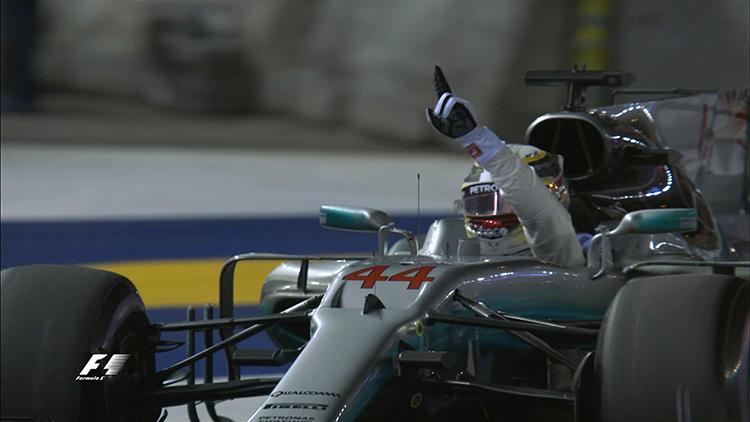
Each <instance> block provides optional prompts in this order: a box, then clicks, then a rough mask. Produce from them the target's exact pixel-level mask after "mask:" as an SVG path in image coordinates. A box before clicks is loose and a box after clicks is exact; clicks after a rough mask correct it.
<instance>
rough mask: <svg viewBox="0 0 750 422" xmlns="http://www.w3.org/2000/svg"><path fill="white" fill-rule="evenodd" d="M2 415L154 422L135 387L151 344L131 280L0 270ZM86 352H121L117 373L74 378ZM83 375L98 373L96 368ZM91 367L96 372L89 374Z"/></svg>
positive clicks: (103, 274)
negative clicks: (123, 356)
mask: <svg viewBox="0 0 750 422" xmlns="http://www.w3.org/2000/svg"><path fill="white" fill-rule="evenodd" d="M0 279H1V280H2V282H1V284H2V292H1V295H0V296H1V298H2V299H1V303H0V305H1V308H0V309H1V310H2V315H1V316H2V331H1V333H2V346H1V348H2V350H1V351H2V361H1V362H2V363H1V366H2V378H1V379H2V401H1V402H0V403H2V404H1V408H0V415H1V416H2V419H3V420H5V419H6V418H7V419H14V418H19V419H21V420H27V419H28V418H30V419H28V420H37V421H55V422H81V421H84V422H85V421H97V422H99V421H107V422H111V421H118V422H119V421H154V420H156V418H157V417H158V415H159V411H160V409H153V408H146V407H145V406H144V405H143V400H142V399H141V397H142V391H141V389H140V388H139V387H138V384H136V381H137V380H138V379H139V378H143V377H145V376H148V375H149V374H152V373H153V372H154V350H155V347H154V343H155V342H154V341H153V337H151V329H150V323H149V320H148V317H147V316H146V313H145V308H144V306H143V302H142V301H141V299H140V297H139V296H138V293H137V291H136V289H135V287H134V286H133V284H132V283H131V282H130V281H129V280H128V279H127V278H125V277H123V276H121V275H118V274H115V273H111V272H108V271H102V270H96V269H92V268H85V267H75V266H55V265H34V266H26V267H16V268H10V269H7V270H4V271H2V274H1V275H0ZM93 353H102V354H114V353H119V354H128V355H129V357H128V360H127V361H126V362H125V366H124V367H123V368H122V369H121V370H120V371H119V373H117V375H114V376H111V375H107V376H102V380H101V381H92V380H89V381H81V380H77V379H76V378H77V377H78V376H79V374H80V373H81V372H82V370H83V368H84V366H87V364H88V363H90V362H89V359H91V358H92V354H93ZM108 358H109V356H107V357H105V358H104V359H103V360H102V361H101V362H100V367H99V368H96V369H95V370H93V371H92V372H91V373H93V374H96V373H99V374H103V372H102V371H101V367H103V366H105V365H106V363H107V362H108V360H107V359H108ZM97 371H99V372H97Z"/></svg>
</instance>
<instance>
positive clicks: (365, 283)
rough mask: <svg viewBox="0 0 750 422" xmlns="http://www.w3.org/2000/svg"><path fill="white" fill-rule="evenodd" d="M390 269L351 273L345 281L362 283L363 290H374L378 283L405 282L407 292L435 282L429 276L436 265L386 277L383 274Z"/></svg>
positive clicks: (383, 266)
mask: <svg viewBox="0 0 750 422" xmlns="http://www.w3.org/2000/svg"><path fill="white" fill-rule="evenodd" d="M388 268H390V265H374V266H372V267H367V268H363V269H361V270H357V271H354V272H351V273H349V274H347V275H345V276H344V277H343V279H344V280H346V281H361V282H362V285H361V286H360V288H361V289H372V288H374V287H375V282H377V281H388V282H392V281H404V282H407V283H409V284H407V285H406V289H407V290H417V289H419V288H420V287H422V283H428V282H430V281H433V280H435V278H434V277H430V276H429V275H430V272H431V271H432V270H433V269H435V266H434V265H426V266H422V267H414V268H410V269H408V270H406V271H401V272H399V273H396V274H393V275H391V276H384V275H383V273H384V272H385V271H386V270H388Z"/></svg>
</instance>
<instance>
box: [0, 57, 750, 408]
mask: <svg viewBox="0 0 750 422" xmlns="http://www.w3.org/2000/svg"><path fill="white" fill-rule="evenodd" d="M630 79H632V78H631V76H630V75H628V74H625V73H618V72H590V71H579V70H574V71H572V72H570V71H559V72H529V74H527V83H528V84H531V85H534V84H536V85H540V84H541V85H560V84H561V85H565V86H567V87H568V88H569V97H568V102H567V104H566V106H565V109H564V110H563V111H561V112H555V113H550V114H546V115H544V116H542V117H540V118H539V119H537V120H536V121H534V122H533V123H532V124H531V125H530V126H529V128H528V130H527V132H526V136H525V141H526V142H527V143H528V144H531V145H534V146H537V147H540V148H542V149H545V150H547V151H550V152H554V153H557V154H560V155H562V156H564V158H565V170H566V174H567V175H568V176H569V178H570V182H571V196H572V199H573V200H574V201H575V203H576V205H575V206H571V209H570V212H571V216H572V218H573V222H574V224H575V225H576V227H577V228H583V229H582V230H590V231H592V232H593V233H595V236H594V237H593V240H592V242H591V245H590V247H589V248H588V253H587V257H586V259H587V263H586V266H584V267H580V268H564V267H558V266H554V265H550V264H547V263H544V262H541V261H539V260H537V259H535V258H534V257H533V256H515V255H509V256H483V255H481V254H479V253H478V251H476V250H475V249H473V248H471V247H470V242H466V240H467V235H466V230H465V226H464V221H463V219H462V218H445V219H440V220H437V221H435V222H434V223H433V224H432V225H431V226H430V228H429V230H428V231H427V233H425V234H424V235H421V234H419V233H416V234H415V233H411V232H409V231H407V230H403V229H399V228H397V227H396V226H395V224H394V223H393V222H392V221H391V218H390V217H389V216H388V215H387V214H386V213H385V212H383V211H379V210H376V209H372V208H362V207H349V206H335V205H324V206H322V207H321V209H320V222H321V225H322V226H324V227H327V228H332V229H338V230H352V231H361V232H371V233H375V234H377V239H378V241H377V244H376V251H375V253H374V254H372V255H361V256H358V255H356V254H352V253H345V252H342V254H341V255H338V256H297V255H280V254H269V253H246V254H239V255H236V256H234V257H232V258H230V259H229V260H228V261H227V262H226V263H225V265H224V267H223V268H222V271H221V274H220V277H219V294H220V296H219V305H218V306H219V309H218V311H219V312H218V313H219V314H218V317H216V318H214V316H213V312H212V309H211V308H208V309H206V314H205V319H203V320H195V319H194V318H193V317H191V318H188V320H187V321H184V322H173V323H153V322H151V321H149V320H148V317H147V315H146V313H145V310H144V306H143V303H142V302H141V300H140V298H139V296H138V293H137V291H136V290H135V288H134V287H133V285H132V284H131V283H130V281H129V280H127V279H126V278H124V277H122V276H120V275H117V274H114V273H111V272H106V271H101V270H95V269H90V268H83V267H67V266H28V267H17V268H11V269H8V270H5V271H3V272H2V335H3V343H2V418H3V420H6V419H8V420H38V421H45V420H55V421H156V420H159V421H162V420H164V419H165V418H166V416H167V414H166V413H163V412H162V409H164V408H167V407H170V406H176V405H188V407H189V410H190V411H189V415H190V418H191V420H197V415H196V412H195V409H196V406H197V403H202V405H204V406H205V407H206V410H207V412H208V414H209V415H210V418H211V419H212V420H214V421H219V420H226V418H223V417H222V416H220V415H218V414H217V411H216V408H215V403H216V402H217V401H219V400H226V399H234V398H240V397H253V396H259V397H265V399H264V401H263V403H262V404H261V405H260V407H259V408H258V409H256V410H251V409H248V415H247V417H248V420H249V421H257V422H284V421H286V422H288V421H334V420H335V421H350V420H358V421H375V420H377V421H406V420H408V421H412V420H445V421H454V420H462V421H463V420H466V421H566V420H567V421H578V422H583V421H653V422H662V421H719V420H720V421H747V420H748V419H749V418H750V406H749V405H748V394H749V391H750V390H749V388H748V386H749V383H750V311H749V306H750V282H748V272H747V268H748V267H750V263H748V262H747V261H742V260H738V259H737V256H736V254H735V252H734V250H733V249H732V248H731V247H730V246H729V245H728V244H727V242H726V241H725V239H724V237H723V236H722V233H721V230H720V228H719V226H718V225H717V223H716V220H715V218H714V216H713V214H712V211H711V208H710V207H709V205H708V204H707V202H706V201H705V200H704V199H703V196H702V195H701V193H700V192H699V191H698V190H697V189H696V188H695V186H694V184H693V182H692V181H691V180H690V179H689V178H688V177H687V176H686V175H685V173H684V171H683V170H682V169H681V166H680V163H679V161H678V160H679V157H678V156H677V155H676V154H674V152H673V151H671V150H668V149H665V148H664V147H663V145H662V140H661V139H660V135H659V134H658V133H657V131H655V130H654V128H653V121H652V120H650V119H649V116H648V109H647V108H645V107H642V106H639V104H637V103H635V104H632V103H631V104H625V105H619V106H613V107H606V108H599V109H593V110H586V109H584V107H583V93H584V91H585V89H586V88H587V87H589V86H608V87H614V86H620V85H626V84H627V82H628V81H629V80H630ZM390 236H399V237H400V238H401V239H400V240H399V241H397V242H395V243H393V244H389V239H390ZM247 260H283V261H284V263H283V264H281V265H279V266H278V267H277V268H276V269H274V270H273V271H272V272H271V273H270V274H268V276H267V277H266V279H265V282H264V285H263V289H262V300H261V309H262V311H263V314H262V315H260V316H254V317H236V316H235V315H234V313H235V306H234V295H233V290H234V283H235V282H242V280H235V276H234V271H235V268H236V266H237V264H238V263H239V262H242V261H247ZM40 309H43V310H44V311H41V312H40ZM171 331H186V332H187V333H188V340H189V341H188V342H187V344H186V345H185V346H186V349H187V351H188V356H187V357H186V358H185V359H183V360H181V361H179V362H176V363H174V364H172V365H169V366H167V367H163V368H156V367H155V358H154V357H155V354H156V353H158V352H160V351H163V350H168V349H171V348H175V347H179V346H181V344H179V343H175V342H172V341H166V340H162V339H161V334H162V333H164V332H171ZM197 331H204V332H206V333H212V332H216V331H218V333H219V337H220V339H221V340H220V341H219V342H217V343H215V344H213V343H212V342H211V339H212V338H213V336H211V335H207V336H204V339H206V340H205V343H204V345H203V346H204V347H203V348H202V350H200V351H198V352H196V351H195V346H196V345H195V342H194V336H193V333H195V332H197ZM262 331H265V332H267V333H268V334H269V336H270V337H271V338H272V340H273V341H274V343H275V345H276V346H277V348H276V349H272V350H256V349H247V348H243V347H240V346H239V345H238V344H239V343H240V342H241V341H242V340H244V339H246V338H249V337H251V336H253V335H255V334H257V333H259V332H262ZM191 339H193V341H191ZM217 352H221V353H223V355H224V357H225V360H226V365H227V373H228V380H227V381H215V380H214V379H213V374H212V373H211V371H205V372H204V378H203V382H202V383H197V382H196V379H195V364H196V362H198V361H199V360H205V367H207V368H211V367H212V366H213V359H214V355H215V354H216V353H217ZM289 363H291V366H290V367H289V369H288V370H287V371H286V373H285V374H284V375H283V376H278V377H248V376H244V375H243V374H242V372H241V371H240V368H241V367H243V366H281V365H285V364H289ZM81 368H83V370H81ZM78 377H83V379H85V378H86V377H92V378H97V379H100V380H101V381H102V382H99V383H83V382H75V378H78ZM180 379H186V380H187V382H186V383H185V384H176V383H175V381H178V380H180Z"/></svg>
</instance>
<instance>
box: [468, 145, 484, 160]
mask: <svg viewBox="0 0 750 422" xmlns="http://www.w3.org/2000/svg"><path fill="white" fill-rule="evenodd" d="M464 149H465V150H466V152H468V153H469V155H471V157H472V158H477V157H479V156H480V155H482V150H481V149H480V148H479V146H478V145H477V144H475V143H474V142H472V143H470V144H469V145H466V147H464Z"/></svg>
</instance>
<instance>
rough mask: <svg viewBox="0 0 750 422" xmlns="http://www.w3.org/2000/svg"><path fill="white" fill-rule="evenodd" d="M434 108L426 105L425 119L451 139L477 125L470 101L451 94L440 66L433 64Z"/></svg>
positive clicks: (460, 135) (464, 133) (462, 134)
mask: <svg viewBox="0 0 750 422" xmlns="http://www.w3.org/2000/svg"><path fill="white" fill-rule="evenodd" d="M434 84H435V94H436V95H437V99H438V101H437V104H435V110H433V109H431V108H429V107H427V110H426V112H427V121H428V122H430V123H431V124H432V127H434V128H435V130H437V131H438V132H440V133H442V134H443V135H445V136H448V137H451V138H453V139H456V138H460V137H462V136H464V135H466V134H467V133H469V132H471V131H472V130H474V128H476V127H477V121H476V119H475V118H474V113H473V112H472V110H471V103H469V102H468V101H466V100H464V99H462V98H459V97H457V96H455V95H453V93H452V91H451V87H450V85H448V81H447V80H446V79H445V75H443V71H442V70H441V69H440V66H437V65H436V66H435V76H434Z"/></svg>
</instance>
